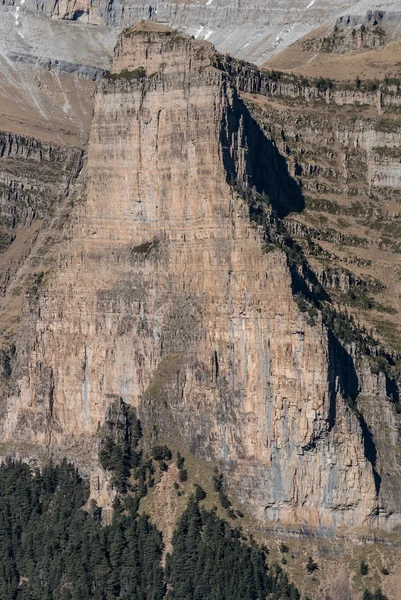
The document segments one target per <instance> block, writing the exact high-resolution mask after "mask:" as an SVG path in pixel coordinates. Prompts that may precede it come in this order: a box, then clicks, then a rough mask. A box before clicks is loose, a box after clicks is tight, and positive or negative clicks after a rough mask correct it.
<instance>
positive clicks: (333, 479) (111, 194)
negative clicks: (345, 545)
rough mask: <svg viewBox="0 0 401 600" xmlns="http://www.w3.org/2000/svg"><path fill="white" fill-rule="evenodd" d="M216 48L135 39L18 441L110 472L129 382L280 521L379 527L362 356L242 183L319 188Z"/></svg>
mask: <svg viewBox="0 0 401 600" xmlns="http://www.w3.org/2000/svg"><path fill="white" fill-rule="evenodd" d="M215 64H216V56H215V53H214V49H213V47H212V46H211V44H209V43H207V42H199V41H196V40H194V39H192V38H190V37H187V36H183V35H180V34H177V33H176V32H174V31H172V30H170V29H168V28H162V27H160V26H155V25H153V24H149V23H148V24H141V25H139V26H136V27H133V28H131V29H129V30H127V31H125V32H124V34H123V35H122V36H121V38H120V40H119V43H118V45H117V48H116V55H115V60H114V63H113V68H112V70H111V73H110V75H109V76H108V78H106V79H105V80H104V82H102V83H101V85H100V86H99V89H98V92H97V95H96V101H95V112H94V120H93V126H92V131H91V139H90V149H89V154H88V166H87V177H88V180H87V181H88V183H87V188H86V193H85V201H84V202H83V203H82V204H80V205H78V206H76V208H75V213H74V216H73V217H72V216H71V219H70V223H69V225H68V227H67V229H66V233H67V236H66V240H65V242H64V244H63V246H62V248H61V250H60V252H59V254H58V257H57V261H56V266H55V268H54V269H53V271H52V273H49V274H48V276H47V278H46V281H44V282H41V283H40V285H39V286H38V289H37V290H36V292H35V294H33V295H31V296H30V297H28V298H27V299H26V302H25V308H24V311H23V315H22V319H21V327H20V330H19V335H18V340H17V344H16V346H17V349H16V355H15V358H13V359H12V361H11V366H12V372H11V374H10V378H9V382H8V386H7V393H6V395H5V398H4V400H3V405H2V419H1V430H2V439H3V441H4V442H5V444H6V448H7V452H13V451H14V452H19V453H21V452H23V448H24V445H25V447H28V448H30V451H32V447H35V448H39V449H42V451H43V449H47V450H48V451H49V452H51V453H54V454H56V455H57V453H59V454H67V455H68V456H69V457H70V458H72V459H74V460H75V461H76V462H77V464H78V465H80V466H81V467H82V468H84V469H85V470H86V471H87V472H88V471H91V470H92V472H94V470H95V469H98V467H94V465H96V464H97V461H96V456H97V444H96V435H97V432H98V430H99V427H101V425H102V423H103V421H104V419H105V415H106V413H107V410H108V407H109V406H110V404H111V403H113V402H114V401H115V400H116V399H117V400H118V399H119V398H122V399H123V401H124V402H125V403H127V404H130V405H132V406H134V407H136V409H137V411H138V415H139V417H140V419H141V421H142V424H143V429H144V432H148V436H149V438H150V439H149V440H148V443H150V442H151V440H154V439H157V438H160V439H165V440H168V439H170V440H173V441H174V443H175V444H179V445H181V446H182V447H184V448H185V447H186V448H189V449H190V450H191V451H192V452H194V453H195V454H196V455H197V456H199V457H201V458H203V459H205V460H215V461H219V462H220V463H221V465H222V467H223V468H224V469H225V472H226V474H227V479H228V483H229V484H230V486H231V489H232V490H235V493H236V494H237V496H238V498H239V500H240V501H242V502H243V503H244V504H245V505H246V506H247V508H248V510H250V511H251V512H252V513H253V514H254V515H255V516H256V517H258V518H260V519H268V520H276V521H281V522H283V523H308V524H310V525H315V526H322V525H327V526H332V525H334V526H341V525H346V526H363V525H368V524H377V523H378V522H379V521H378V518H377V515H378V514H379V513H380V509H381V507H382V504H381V502H382V500H381V499H380V498H381V497H380V477H379V475H378V473H377V468H378V467H377V460H376V455H375V452H376V450H375V445H374V439H373V438H372V435H371V432H370V430H369V426H368V425H367V423H366V421H365V420H364V418H363V417H362V416H361V414H360V413H359V412H358V411H357V410H355V409H354V408H353V406H352V402H350V399H352V398H355V396H356V395H357V394H358V383H357V374H356V371H355V367H354V361H353V358H352V357H351V355H350V354H349V353H348V352H347V351H346V350H345V349H344V348H343V347H342V346H341V344H340V343H339V342H338V340H337V339H336V338H335V337H334V336H333V334H332V333H331V332H329V331H328V330H327V328H326V327H325V326H324V325H323V322H322V319H321V316H320V315H318V316H317V318H316V320H315V321H314V322H313V323H312V322H311V321H310V319H309V318H308V315H307V314H305V313H304V312H301V311H300V309H299V308H298V305H297V303H296V302H295V301H294V297H293V288H292V279H291V273H290V269H289V266H288V261H287V257H286V254H285V253H284V252H282V251H281V250H279V249H278V248H275V249H274V248H268V249H266V247H265V244H264V242H263V240H262V236H261V234H260V230H259V228H258V227H257V226H256V225H255V224H252V222H251V221H250V214H249V207H248V205H247V204H246V203H245V201H244V200H243V199H242V197H240V196H239V195H238V193H237V192H236V188H235V187H233V185H231V183H232V182H233V181H237V182H240V183H241V185H242V186H243V187H245V188H250V187H254V188H255V189H257V190H258V192H259V193H260V194H263V193H265V194H267V195H268V196H269V197H270V198H271V201H272V204H273V206H275V208H276V210H277V211H280V210H281V212H282V214H283V215H285V214H287V213H288V211H289V210H301V208H302V202H301V200H302V197H301V196H300V192H299V188H298V187H297V185H296V184H295V182H294V180H293V179H292V177H291V176H290V174H289V172H288V170H287V168H286V165H285V160H284V159H283V157H282V156H281V155H280V154H279V153H278V151H277V147H276V145H275V144H273V143H272V141H271V139H269V137H266V136H265V135H263V132H262V130H261V128H260V127H259V125H258V124H257V122H256V121H255V120H254V119H253V118H252V117H251V115H250V114H249V112H248V109H247V108H246V106H245V105H244V103H243V101H242V100H241V99H240V97H239V96H238V93H237V89H236V87H235V85H234V84H233V81H232V80H231V79H230V77H229V76H228V75H227V73H226V72H224V71H222V70H221V69H218V68H216V67H215ZM261 165H264V168H263V169H261ZM267 250H270V251H267ZM96 473H98V471H96ZM92 481H93V477H92ZM93 493H94V495H97V497H98V498H101V495H102V485H101V481H100V479H99V481H98V484H97V488H96V489H95V490H93ZM383 506H384V505H383ZM383 512H384V513H385V508H384V509H383ZM397 518H398V517H397V516H395V517H394V522H397ZM384 522H385V521H383V523H384Z"/></svg>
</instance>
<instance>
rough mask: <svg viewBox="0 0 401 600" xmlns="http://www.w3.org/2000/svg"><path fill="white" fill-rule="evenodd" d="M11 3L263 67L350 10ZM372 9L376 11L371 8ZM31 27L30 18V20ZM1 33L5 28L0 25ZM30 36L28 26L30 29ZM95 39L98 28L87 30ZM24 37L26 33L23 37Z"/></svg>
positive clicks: (331, 5) (225, 1)
mask: <svg viewBox="0 0 401 600" xmlns="http://www.w3.org/2000/svg"><path fill="white" fill-rule="evenodd" d="M5 3H6V4H8V3H10V4H12V5H14V4H15V5H16V6H19V7H20V14H21V15H22V20H24V19H25V20H26V19H27V17H25V14H26V12H27V13H31V14H32V12H34V13H36V14H38V13H39V14H42V15H44V16H46V17H48V18H50V19H51V22H54V21H55V20H58V19H59V20H61V21H64V22H66V21H68V22H70V23H71V24H72V25H73V27H75V26H78V27H80V26H81V27H82V26H84V25H94V24H95V25H97V26H99V25H106V26H108V27H120V28H121V27H127V26H131V25H132V24H133V23H136V22H138V21H140V20H141V19H151V20H153V21H155V22H158V23H161V24H168V25H170V26H172V27H174V28H177V29H180V30H183V31H185V32H186V33H188V34H190V35H194V36H196V37H199V38H202V39H207V40H211V41H212V42H213V43H214V44H215V45H216V47H217V48H218V49H219V50H221V51H224V52H230V53H231V54H233V55H234V56H236V57H239V58H246V59H248V60H252V61H254V62H257V63H262V62H264V61H265V60H267V59H268V58H269V57H270V56H272V55H273V54H275V53H277V52H278V51H280V50H281V49H283V48H285V47H287V46H288V45H289V44H291V43H292V42H294V41H295V40H297V39H299V38H300V37H302V36H303V35H305V34H306V33H308V32H309V31H311V30H312V29H314V28H315V27H317V26H319V25H321V24H322V23H324V22H326V21H327V20H329V21H332V20H334V19H335V16H336V15H337V14H339V13H340V11H343V10H344V9H345V8H347V7H348V8H350V5H351V6H352V5H353V4H355V0H354V1H353V2H349V1H348V2H346V1H344V0H313V1H312V2H311V1H309V0H301V1H295V0H285V1H284V0H272V1H270V2H268V3H266V2H263V1H260V0H242V1H241V2H239V1H238V0H199V1H197V2H194V1H193V0H184V1H181V0H179V1H178V0H176V1H174V0H172V1H170V2H165V1H164V0H154V1H153V2H143V1H142V0H98V1H97V2H93V1H92V0H55V1H51V2H50V1H49V0H44V1H42V2H40V3H38V2H37V1H36V0H27V1H26V3H24V4H23V5H21V4H20V0H16V2H11V1H10V0H6V2H5ZM370 8H372V7H370ZM28 21H29V18H28ZM0 27H1V25H0ZM26 29H27V30H29V24H26ZM88 29H89V31H88V34H89V35H91V34H92V33H93V27H92V28H88ZM23 34H24V35H25V32H23Z"/></svg>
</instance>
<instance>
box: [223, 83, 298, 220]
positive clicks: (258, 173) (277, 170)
mask: <svg viewBox="0 0 401 600" xmlns="http://www.w3.org/2000/svg"><path fill="white" fill-rule="evenodd" d="M220 142H221V145H222V148H223V164H224V168H225V171H226V178H227V181H228V182H230V183H232V182H233V181H234V182H235V183H237V184H239V185H245V186H247V187H254V188H255V189H256V191H257V192H258V193H259V194H260V195H267V196H268V198H269V201H270V204H271V206H272V208H273V209H274V210H275V212H276V214H277V216H278V217H279V218H281V219H282V218H284V217H285V216H287V215H288V214H289V213H290V212H301V211H302V210H304V208H305V200H304V197H303V195H302V192H301V188H300V186H299V185H298V183H297V181H296V180H295V179H293V178H292V177H291V175H290V173H289V171H288V166H287V162H286V160H285V158H284V157H283V156H282V155H281V154H280V152H279V151H278V149H277V147H276V145H275V144H274V142H273V141H271V140H269V139H268V138H267V137H266V135H265V134H264V133H263V131H262V129H261V128H260V126H259V124H258V123H257V122H256V121H255V119H254V118H253V117H252V115H251V114H250V112H249V110H248V108H247V107H246V105H245V104H244V102H243V101H242V100H241V98H239V96H238V95H237V94H236V93H235V92H234V96H233V101H232V104H228V106H227V109H226V112H225V114H224V115H223V121H222V126H221V132H220Z"/></svg>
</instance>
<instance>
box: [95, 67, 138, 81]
mask: <svg viewBox="0 0 401 600" xmlns="http://www.w3.org/2000/svg"><path fill="white" fill-rule="evenodd" d="M105 77H106V79H109V80H110V81H116V80H118V79H125V80H127V81H132V80H135V79H143V78H144V77H146V69H145V68H144V67H138V68H137V69H134V70H133V71H130V70H129V69H123V70H122V71H120V72H119V73H110V71H109V72H108V73H107V74H106V76H105Z"/></svg>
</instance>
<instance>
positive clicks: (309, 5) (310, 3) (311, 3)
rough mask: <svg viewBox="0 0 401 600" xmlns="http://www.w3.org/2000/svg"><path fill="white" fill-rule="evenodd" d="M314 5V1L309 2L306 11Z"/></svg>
mask: <svg viewBox="0 0 401 600" xmlns="http://www.w3.org/2000/svg"><path fill="white" fill-rule="evenodd" d="M314 4H315V0H312V1H311V2H309V4H308V6H307V7H306V8H307V9H308V8H310V7H311V6H313V5H314Z"/></svg>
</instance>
